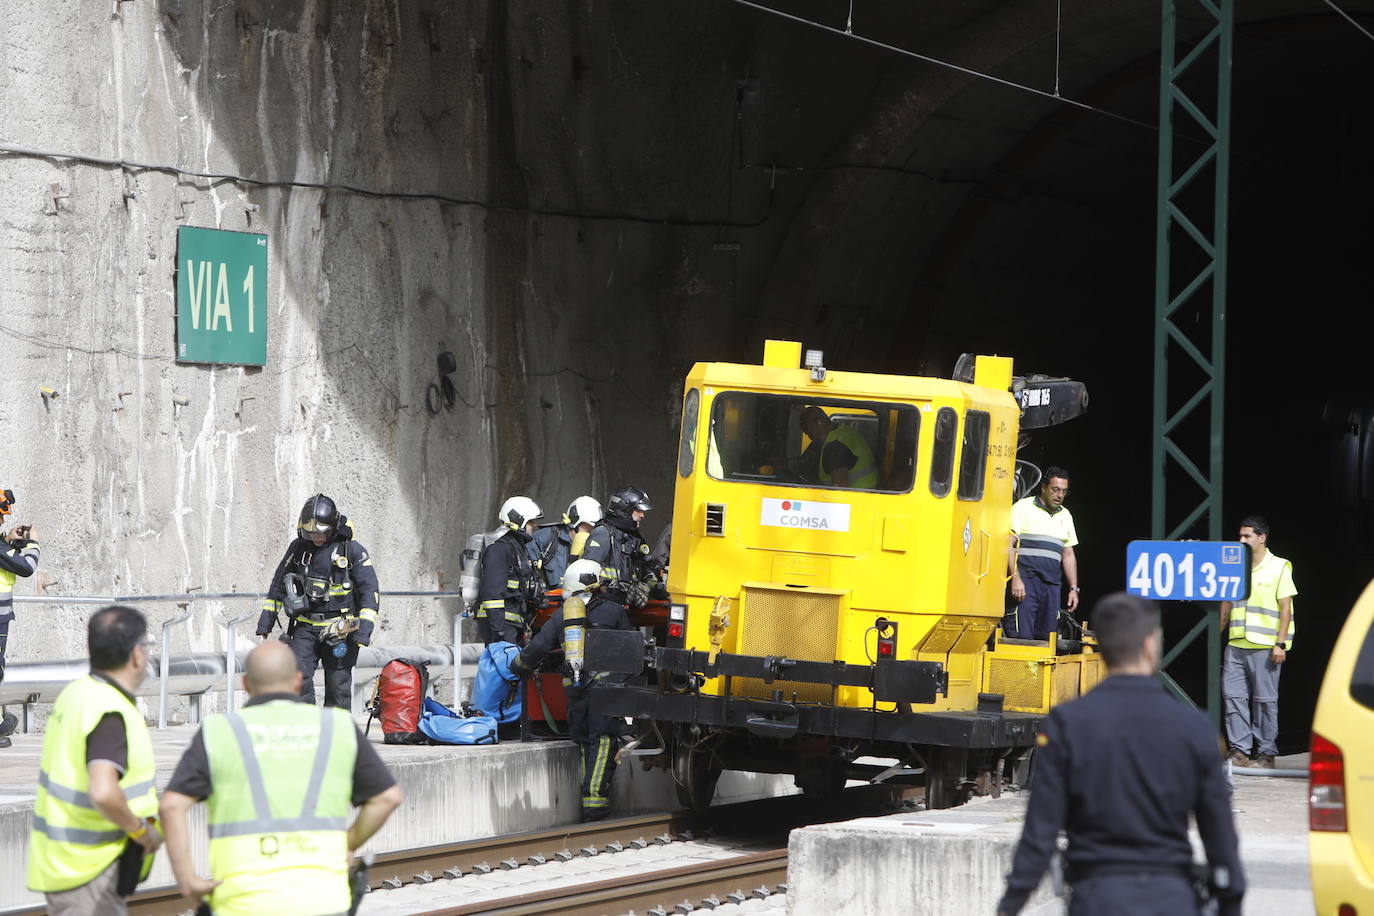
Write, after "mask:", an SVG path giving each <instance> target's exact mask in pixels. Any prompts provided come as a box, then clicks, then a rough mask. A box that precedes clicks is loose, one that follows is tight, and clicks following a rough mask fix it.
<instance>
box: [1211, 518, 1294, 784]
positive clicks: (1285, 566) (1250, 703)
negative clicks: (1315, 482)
mask: <svg viewBox="0 0 1374 916" xmlns="http://www.w3.org/2000/svg"><path fill="white" fill-rule="evenodd" d="M1240 539H1241V541H1243V542H1244V543H1246V544H1248V545H1249V546H1250V594H1248V595H1246V596H1245V598H1243V599H1242V600H1240V601H1237V602H1235V603H1232V602H1230V601H1223V602H1221V632H1222V633H1224V634H1226V635H1227V643H1226V655H1225V660H1224V663H1223V666H1222V681H1221V693H1222V696H1223V698H1225V700H1226V738H1227V740H1228V741H1229V742H1230V744H1231V762H1232V763H1233V764H1235V765H1236V766H1242V767H1248V766H1252V765H1253V766H1257V767H1263V768H1265V769H1272V768H1273V766H1274V757H1275V756H1277V755H1278V752H1279V751H1278V744H1277V741H1278V736H1279V667H1280V666H1281V665H1282V664H1283V663H1284V661H1285V660H1286V659H1287V658H1288V650H1289V649H1291V648H1293V630H1294V625H1293V596H1294V595H1296V594H1297V593H1298V589H1297V587H1296V586H1294V585H1293V564H1292V563H1290V562H1288V561H1287V560H1285V559H1284V558H1283V557H1280V556H1275V555H1274V554H1273V553H1272V552H1271V551H1270V550H1269V522H1268V521H1267V520H1266V519H1265V518H1263V517H1262V516H1259V515H1252V516H1249V517H1248V518H1244V519H1241V523H1240ZM1252 750H1253V752H1254V755H1255V756H1254V757H1253V758H1251V756H1250V754H1251V751H1252Z"/></svg>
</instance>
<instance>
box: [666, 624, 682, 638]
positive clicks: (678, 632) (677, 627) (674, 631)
mask: <svg viewBox="0 0 1374 916" xmlns="http://www.w3.org/2000/svg"><path fill="white" fill-rule="evenodd" d="M668 635H669V636H671V637H673V638H674V639H681V638H682V624H680V623H678V622H677V621H676V620H674V621H673V622H672V623H669V624H668Z"/></svg>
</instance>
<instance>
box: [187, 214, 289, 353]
mask: <svg viewBox="0 0 1374 916" xmlns="http://www.w3.org/2000/svg"><path fill="white" fill-rule="evenodd" d="M176 302H177V360H178V361H180V362H184V363H224V364H229V365H237V366H262V365H265V364H266V363H267V236H265V235H259V234H257V233H253V232H226V231H223V230H220V229H197V228H194V227H192V226H182V227H180V228H179V229H177V298H176Z"/></svg>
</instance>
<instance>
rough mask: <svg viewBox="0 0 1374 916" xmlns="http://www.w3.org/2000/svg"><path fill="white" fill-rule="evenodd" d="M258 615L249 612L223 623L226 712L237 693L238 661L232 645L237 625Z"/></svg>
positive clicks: (236, 633)
mask: <svg viewBox="0 0 1374 916" xmlns="http://www.w3.org/2000/svg"><path fill="white" fill-rule="evenodd" d="M260 613H261V611H249V612H248V613H247V614H240V615H239V616H238V617H231V618H230V619H229V620H228V621H227V622H226V623H225V627H226V628H227V629H228V631H229V632H228V634H227V635H226V636H225V638H224V708H225V710H226V711H228V710H231V709H233V708H234V694H235V693H237V692H238V688H237V687H235V686H234V666H235V665H236V664H237V663H238V660H239V657H238V654H237V653H236V652H235V651H234V650H235V649H236V648H237V647H236V646H235V645H234V643H235V641H236V640H237V639H238V625H239V624H241V623H243V622H244V621H245V620H249V619H251V618H252V617H253V616H254V615H255V614H260Z"/></svg>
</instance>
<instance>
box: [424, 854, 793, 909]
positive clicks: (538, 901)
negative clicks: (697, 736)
mask: <svg viewBox="0 0 1374 916" xmlns="http://www.w3.org/2000/svg"><path fill="white" fill-rule="evenodd" d="M786 880H787V850H786V849H770V850H766V851H764V852H755V853H747V854H745V855H739V856H732V857H730V858H728V859H720V860H718V861H715V862H701V863H698V864H696V865H681V866H678V867H676V868H665V869H661V870H658V871H651V872H645V873H644V874H642V875H633V876H628V877H620V878H611V879H609V880H605V881H594V882H590V883H587V884H575V885H572V886H571V887H562V888H553V889H550V890H546V891H535V892H533V893H528V894H518V895H515V896H511V897H504V898H501V899H498V900H484V901H481V902H479V903H467V904H462V905H459V906H452V907H444V908H441V909H437V910H427V911H424V912H423V913H421V914H417V916H533V914H538V913H559V914H561V916H605V914H607V913H629V912H640V911H641V910H647V911H651V912H652V911H653V909H654V908H655V907H658V908H660V909H666V907H670V906H674V905H675V902H676V901H678V900H682V901H684V902H686V903H689V904H692V905H699V904H700V901H703V900H705V899H706V898H708V897H714V898H716V901H717V902H716V905H717V906H719V905H720V903H722V902H724V900H725V899H726V896H727V895H728V894H730V893H732V892H734V891H737V890H742V889H744V888H746V887H759V886H760V885H762V890H768V885H772V886H773V888H775V889H785V887H786V884H785V882H786ZM780 885H781V887H779V886H780ZM774 892H776V891H774Z"/></svg>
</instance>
